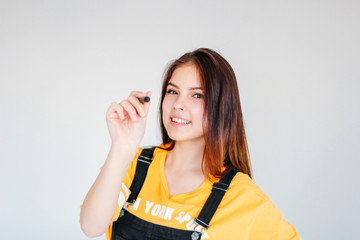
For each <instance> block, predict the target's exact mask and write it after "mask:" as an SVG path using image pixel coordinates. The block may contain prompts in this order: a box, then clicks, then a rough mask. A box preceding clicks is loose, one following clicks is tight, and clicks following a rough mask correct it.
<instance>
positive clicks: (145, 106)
mask: <svg viewBox="0 0 360 240" xmlns="http://www.w3.org/2000/svg"><path fill="white" fill-rule="evenodd" d="M143 97H151V91H148V92H146V93H144V92H139V91H132V92H131V94H130V96H129V97H128V98H127V99H125V100H123V101H121V102H120V103H116V102H113V103H112V104H111V106H110V108H109V110H108V112H107V114H106V115H107V116H108V117H110V118H120V119H125V118H126V117H128V116H129V117H130V118H131V120H133V121H136V120H137V119H138V118H139V117H145V116H146V115H147V112H148V110H149V106H150V103H149V102H144V103H141V102H140V101H139V98H143Z"/></svg>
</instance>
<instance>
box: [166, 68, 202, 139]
mask: <svg viewBox="0 0 360 240" xmlns="http://www.w3.org/2000/svg"><path fill="white" fill-rule="evenodd" d="M204 101H205V100H204V96H203V89H202V87H201V83H200V75H199V73H198V70H197V68H196V66H195V65H194V64H192V63H187V64H184V65H181V66H178V67H177V68H176V69H175V71H174V72H173V74H172V77H171V79H170V81H169V83H168V85H167V87H166V94H165V97H164V100H163V103H162V110H163V115H162V120H163V123H164V126H165V129H166V131H167V134H168V136H169V137H170V138H171V139H172V140H175V141H198V140H203V139H204V131H203V124H204V119H203V113H204Z"/></svg>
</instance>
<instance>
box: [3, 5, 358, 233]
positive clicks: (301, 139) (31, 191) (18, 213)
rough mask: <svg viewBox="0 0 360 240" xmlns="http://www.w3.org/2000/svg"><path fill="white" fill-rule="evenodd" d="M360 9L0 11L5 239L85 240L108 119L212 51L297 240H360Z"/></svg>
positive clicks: (268, 186)
mask: <svg viewBox="0 0 360 240" xmlns="http://www.w3.org/2000/svg"><path fill="white" fill-rule="evenodd" d="M359 13H360V2H359V1H355V0H327V1H325V0H303V1H287V0H274V1H266V0H253V1H235V0H234V1H209V0H206V1H205V0H192V1H165V0H164V1H120V0H117V1H115V0H113V1H95V0H93V1H89V0H83V1H77V0H72V1H69V0H61V1H60V0H53V1H45V0H44V1H37V0H32V1H24V0H23V1H21V0H19V1H16V0H13V1H10V0H9V1H4V0H1V1H0V110H1V111H0V161H1V162H0V187H1V188H0V194H1V196H0V239H25V238H26V239H54V240H63V239H87V237H86V236H85V235H84V234H83V233H82V231H81V229H80V225H79V223H78V221H79V213H80V207H79V206H80V205H81V204H82V201H83V200H84V197H85V195H86V193H87V191H88V190H89V188H90V187H91V185H92V183H93V182H94V180H95V178H96V176H97V174H98V173H99V170H100V167H101V166H102V164H103V163H104V161H105V159H106V157H107V153H108V151H109V149H110V144H111V142H110V136H109V134H108V130H107V127H106V121H105V113H106V110H107V108H108V107H109V105H110V104H111V102H113V101H119V102H120V101H121V100H122V99H123V98H126V97H127V96H128V94H129V93H130V91H132V90H140V91H147V90H151V91H153V98H152V105H151V108H150V116H149V118H148V123H147V126H148V127H147V131H146V134H145V137H144V139H143V142H142V145H148V144H158V143H160V133H159V127H158V124H157V120H158V111H157V109H158V100H159V97H160V86H161V77H162V74H163V71H164V69H165V67H166V65H167V64H168V63H169V61H170V60H172V59H174V58H177V57H180V55H182V54H183V53H185V52H187V51H191V50H194V49H196V48H199V47H208V48H212V49H214V50H216V51H218V52H219V53H220V54H222V55H223V56H224V57H225V58H226V59H227V60H228V61H229V62H230V64H231V65H232V66H233V68H234V70H235V72H236V75H237V78H238V84H239V90H240V98H241V104H242V108H243V114H244V117H245V125H246V131H247V137H248V141H249V142H248V143H249V149H250V154H251V155H250V156H251V160H252V164H253V170H254V181H255V182H256V183H257V184H258V185H259V186H260V187H261V188H262V189H263V191H264V192H265V193H266V194H268V195H269V196H270V198H271V199H272V200H273V202H274V203H275V204H276V206H277V207H278V208H279V209H280V210H281V211H282V212H283V214H284V217H285V219H287V220H288V221H289V222H291V223H292V224H293V225H294V226H295V227H296V229H297V230H298V232H299V233H300V235H301V236H302V238H303V239H305V240H310V239H358V236H359V234H360V230H359V227H358V225H359V223H360V217H359V216H360V208H359V204H358V202H359V197H360V194H359V180H360V179H359V176H358V169H359V167H360V164H359V160H360V154H359V147H360V144H359V142H360V141H359V138H360V130H359V123H360V110H359V103H360V96H359V92H360V83H359V80H360V79H359V78H360V68H359V63H360V47H359V46H360V44H359V42H360V28H359V25H360V14H359ZM98 239H105V236H101V237H99V238H98Z"/></svg>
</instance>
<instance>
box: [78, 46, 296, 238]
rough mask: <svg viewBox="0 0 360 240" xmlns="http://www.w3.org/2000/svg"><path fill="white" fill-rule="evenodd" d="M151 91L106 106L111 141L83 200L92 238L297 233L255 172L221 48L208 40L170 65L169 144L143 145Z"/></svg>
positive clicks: (166, 90)
mask: <svg viewBox="0 0 360 240" xmlns="http://www.w3.org/2000/svg"><path fill="white" fill-rule="evenodd" d="M145 97H151V92H146V93H144V92H132V93H131V94H130V96H129V97H128V98H127V99H126V100H123V101H121V102H120V103H115V102H114V103H112V104H111V106H110V107H109V109H108V111H107V113H106V121H107V124H108V129H109V132H110V136H111V139H112V145H111V149H110V152H109V155H108V157H107V159H106V161H105V164H104V165H103V167H102V169H101V171H100V174H99V176H98V177H97V179H96V181H95V183H94V184H93V186H92V187H91V189H90V190H89V192H88V194H87V196H86V198H85V200H84V203H83V205H82V208H81V214H80V224H81V228H82V230H83V232H84V233H85V234H86V235H87V236H89V237H95V236H100V235H102V234H103V233H105V232H106V236H107V239H108V240H110V239H114V240H115V239H116V240H123V239H126V240H131V239H158V240H165V239H191V240H195V239H259V240H260V239H261V240H264V239H271V240H276V239H286V240H290V239H292V240H293V239H299V235H298V233H297V231H296V229H295V228H294V226H293V225H291V224H290V223H288V222H287V221H286V220H285V219H284V218H283V215H282V213H281V212H280V211H279V210H278V209H277V208H276V206H275V205H274V204H273V202H272V201H271V200H270V198H269V197H268V196H267V195H266V194H265V193H264V192H263V191H262V190H261V189H260V188H259V187H258V186H257V185H256V184H255V183H254V182H253V180H252V174H251V165H250V160H249V153H248V148H247V142H246V136H245V129H244V123H243V116H242V111H241V105H240V98H239V92H238V87H237V82H236V78H235V74H234V71H233V70H232V68H231V66H230V65H229V63H228V62H227V61H226V60H225V59H224V58H223V57H222V56H220V55H219V54H218V53H216V52H215V51H213V50H210V49H206V48H201V49H197V50H195V51H193V52H189V53H186V54H184V55H183V56H181V57H180V58H179V59H177V60H175V61H174V62H173V63H172V64H171V65H170V66H169V67H168V69H167V71H166V73H165V77H164V81H163V87H162V93H161V103H160V114H161V119H160V126H161V133H162V141H163V143H162V144H161V145H160V146H158V147H156V148H153V149H151V148H150V149H145V150H144V149H143V148H139V144H140V142H141V139H142V137H143V135H144V132H145V125H146V118H147V114H148V109H149V106H150V102H145V101H143V99H144V98H145ZM140 155H141V156H140ZM134 156H135V157H134ZM139 156H140V157H139Z"/></svg>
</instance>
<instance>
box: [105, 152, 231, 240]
mask: <svg viewBox="0 0 360 240" xmlns="http://www.w3.org/2000/svg"><path fill="white" fill-rule="evenodd" d="M154 150H155V147H153V148H144V149H143V150H142V152H141V154H140V156H139V157H138V160H137V166H136V171H135V176H134V179H133V181H132V183H131V187H130V191H131V194H130V196H129V198H128V199H127V201H126V203H125V205H129V204H132V203H134V202H135V200H136V198H137V196H138V194H139V192H140V190H141V187H142V185H143V183H144V181H145V177H146V174H147V170H148V168H149V165H150V164H151V162H152V156H153V152H154ZM236 173H237V170H236V169H232V170H231V171H230V172H229V173H228V174H227V175H226V176H224V177H223V178H222V179H220V181H219V182H216V183H214V184H213V188H212V190H211V194H210V196H209V197H208V199H207V201H206V202H205V205H204V206H203V208H202V210H201V212H200V214H199V216H198V217H197V218H195V219H194V221H195V222H194V223H195V224H196V227H195V228H194V230H192V231H190V230H182V229H176V228H171V227H166V226H162V225H158V224H153V223H151V222H148V221H145V220H142V219H141V218H138V217H136V216H135V215H133V214H131V213H130V212H128V211H127V209H126V208H124V207H123V208H122V209H121V211H120V216H119V218H118V219H117V220H116V221H114V222H113V227H112V234H111V240H143V239H145V240H200V239H201V234H202V232H203V231H204V230H205V229H208V228H209V223H210V221H211V218H212V217H213V215H214V214H215V211H216V209H217V208H218V206H219V204H220V202H221V200H222V198H223V196H224V194H225V192H226V191H227V190H228V189H229V185H230V183H231V181H232V179H233V178H234V176H235V175H236Z"/></svg>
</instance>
